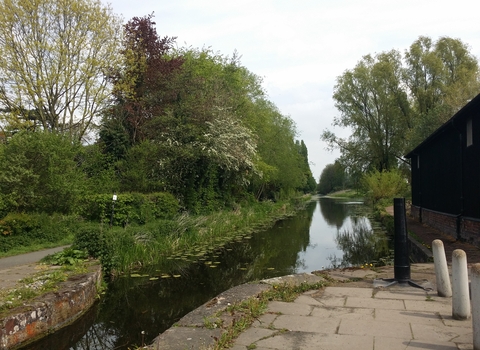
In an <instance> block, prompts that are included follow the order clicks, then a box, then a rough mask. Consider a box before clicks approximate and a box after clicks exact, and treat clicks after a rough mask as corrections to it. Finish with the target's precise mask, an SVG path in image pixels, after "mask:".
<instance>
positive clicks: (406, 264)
mask: <svg viewBox="0 0 480 350" xmlns="http://www.w3.org/2000/svg"><path fill="white" fill-rule="evenodd" d="M393 215H394V223H395V237H394V242H395V247H394V254H395V255H394V274H395V280H396V281H398V282H400V283H406V282H409V280H410V254H409V251H408V238H407V216H406V214H405V198H394V199H393Z"/></svg>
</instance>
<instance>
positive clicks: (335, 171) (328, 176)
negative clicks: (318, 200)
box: [317, 162, 345, 194]
mask: <svg viewBox="0 0 480 350" xmlns="http://www.w3.org/2000/svg"><path fill="white" fill-rule="evenodd" d="M344 183H345V170H344V168H343V167H342V166H341V165H340V163H339V162H335V163H334V164H328V165H327V166H326V167H325V168H324V169H323V170H322V174H321V175H320V179H319V182H318V187H317V190H318V192H320V193H321V194H328V193H330V192H333V191H336V190H339V189H342V188H343V186H344Z"/></svg>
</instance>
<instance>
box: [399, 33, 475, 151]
mask: <svg viewBox="0 0 480 350" xmlns="http://www.w3.org/2000/svg"><path fill="white" fill-rule="evenodd" d="M405 62H406V68H405V76H404V79H405V83H406V85H407V86H408V88H409V93H410V94H411V96H412V98H413V99H412V108H413V111H414V118H415V127H414V128H412V130H411V131H412V133H411V136H410V138H411V140H410V143H409V146H408V147H409V148H410V149H411V148H414V147H415V146H416V145H417V144H419V143H420V142H422V141H423V140H424V139H425V138H426V137H428V136H429V135H430V134H431V133H432V132H433V131H435V130H436V129H437V128H438V127H439V126H441V125H442V124H443V123H445V122H446V121H447V120H448V119H449V118H450V117H452V116H453V114H455V112H456V111H457V110H458V109H460V108H461V107H463V106H464V105H465V104H466V103H467V101H468V100H469V99H471V98H473V97H474V96H475V95H476V94H477V93H478V92H479V91H480V80H479V70H478V62H477V59H476V58H475V57H474V56H473V55H472V54H471V53H470V52H469V48H468V46H467V45H466V44H464V43H463V42H462V41H460V40H458V39H452V38H448V37H442V38H440V39H439V40H438V41H437V42H435V43H434V42H432V40H431V39H430V38H428V37H424V36H421V37H420V38H419V39H418V40H416V41H415V42H414V43H413V44H412V45H411V46H410V49H409V50H408V51H406V52H405Z"/></svg>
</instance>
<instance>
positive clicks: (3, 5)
mask: <svg viewBox="0 0 480 350" xmlns="http://www.w3.org/2000/svg"><path fill="white" fill-rule="evenodd" d="M0 12H1V13H2V16H1V19H0V110H1V117H2V119H3V125H4V126H6V127H7V129H14V130H18V129H36V128H41V129H43V130H48V131H56V132H61V133H66V134H69V135H72V136H74V137H76V138H78V139H81V138H82V137H84V136H85V135H86V133H87V132H88V131H89V130H90V128H91V127H92V124H93V123H94V118H95V117H97V116H98V115H99V113H100V112H101V111H102V110H103V109H104V108H105V107H106V104H107V102H108V100H109V99H110V89H109V86H108V84H107V79H106V75H107V71H108V70H109V69H112V68H115V67H116V64H117V62H118V60H117V57H118V51H117V50H118V47H119V46H118V45H119V43H120V34H121V30H120V26H121V19H120V17H119V16H117V15H115V14H114V13H113V12H112V9H111V8H110V7H108V6H104V5H103V4H102V3H101V2H100V1H99V0H72V1H56V0H44V1H31V0H20V1H13V0H2V1H0Z"/></svg>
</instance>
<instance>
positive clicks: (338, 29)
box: [109, 0, 480, 181]
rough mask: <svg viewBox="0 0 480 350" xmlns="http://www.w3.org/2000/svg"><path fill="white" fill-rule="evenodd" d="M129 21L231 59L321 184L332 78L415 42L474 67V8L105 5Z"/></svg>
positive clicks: (294, 0)
mask: <svg viewBox="0 0 480 350" xmlns="http://www.w3.org/2000/svg"><path fill="white" fill-rule="evenodd" d="M109 4H110V5H111V7H112V9H113V11H114V12H115V13H117V14H120V15H122V16H123V18H124V20H125V21H127V20H129V19H131V18H132V17H135V16H138V17H143V16H146V15H148V14H151V13H152V12H153V13H154V21H155V22H156V29H157V33H158V34H159V36H160V37H164V36H168V37H176V38H177V39H176V43H177V46H178V47H193V48H204V47H205V48H210V49H211V50H213V51H214V52H218V53H220V54H222V55H224V56H232V54H233V53H234V52H235V51H237V52H238V53H239V54H240V56H241V64H242V65H243V66H244V67H246V68H247V69H248V70H249V71H250V72H252V73H254V74H256V75H258V76H259V77H261V78H262V79H263V87H264V88H265V90H266V92H267V94H268V99H269V100H270V101H271V102H273V103H274V104H275V105H276V106H277V107H278V109H279V110H280V112H281V113H282V114H283V115H287V116H289V117H290V118H292V120H294V122H295V124H296V127H297V131H298V139H301V140H303V141H304V142H305V144H306V146H307V148H308V154H309V161H310V168H311V170H312V172H313V176H314V177H315V179H316V180H317V181H318V179H319V177H320V174H321V172H322V170H323V169H324V168H325V166H326V165H328V164H332V163H334V162H335V159H336V158H338V157H339V155H340V153H339V151H327V150H326V146H327V145H326V144H325V143H324V142H323V141H322V140H321V139H320V135H321V133H322V131H323V130H326V129H329V130H331V131H334V132H335V134H337V135H338V136H341V137H348V135H349V134H350V131H349V130H347V129H342V128H338V127H333V126H332V123H333V120H334V118H335V117H336V116H337V117H338V116H339V112H338V111H337V110H336V108H335V104H334V100H333V98H332V95H333V90H334V86H335V83H336V78H337V77H339V76H340V75H342V74H343V73H344V72H345V71H346V70H350V69H353V68H354V67H355V65H356V64H357V63H358V62H359V61H360V60H361V58H362V57H363V56H365V55H367V54H371V55H375V54H376V53H380V52H384V51H390V50H392V49H396V50H399V51H400V52H401V53H403V52H405V50H407V49H408V48H409V46H410V45H411V44H412V43H413V42H414V41H415V40H417V39H418V37H419V36H428V37H430V38H432V40H434V41H436V40H437V39H439V38H440V37H444V36H448V37H451V38H456V39H460V40H462V42H464V43H466V44H468V45H469V47H470V52H471V53H472V54H473V55H474V56H476V57H477V59H480V22H479V19H478V9H479V8H480V5H478V3H477V2H476V1H474V0H468V1H467V0H457V1H451V0H450V1H444V0H436V1H432V0H421V1H420V0H402V1H391V0H361V1H360V0H288V1H287V0H235V1H233V0H136V1H131V0H111V1H109Z"/></svg>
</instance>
